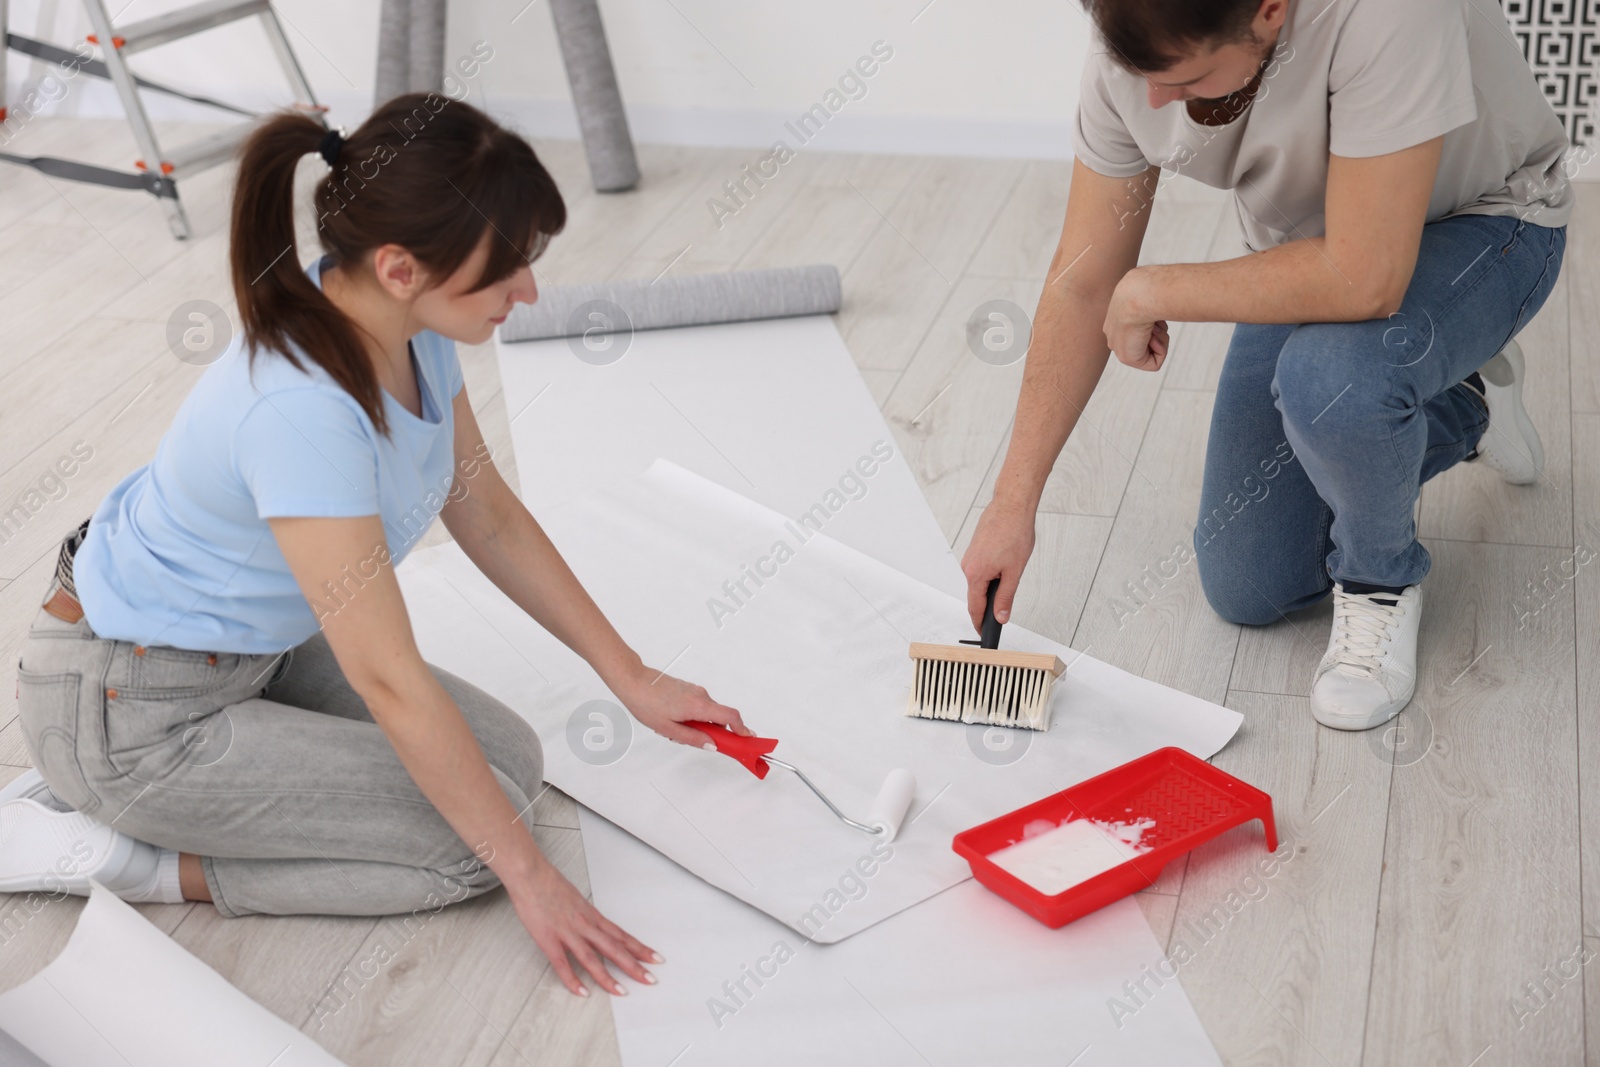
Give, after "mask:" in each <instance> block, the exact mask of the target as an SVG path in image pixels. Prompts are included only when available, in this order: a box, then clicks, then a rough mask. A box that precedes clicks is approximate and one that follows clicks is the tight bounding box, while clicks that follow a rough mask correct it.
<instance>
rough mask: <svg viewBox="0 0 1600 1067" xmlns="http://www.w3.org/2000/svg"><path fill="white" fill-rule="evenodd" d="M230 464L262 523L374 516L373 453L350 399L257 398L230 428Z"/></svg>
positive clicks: (314, 393) (311, 393)
mask: <svg viewBox="0 0 1600 1067" xmlns="http://www.w3.org/2000/svg"><path fill="white" fill-rule="evenodd" d="M233 465H234V469H235V470H236V471H237V472H238V474H239V477H240V479H241V480H242V481H243V482H244V484H245V487H246V488H247V490H248V491H249V493H250V495H251V497H252V498H253V499H254V500H255V504H256V514H257V515H259V516H260V517H261V518H263V519H269V518H274V517H278V516H288V515H297V516H307V517H320V518H348V517H352V516H357V515H377V514H379V507H378V458H377V453H376V451H375V449H374V446H373V442H372V439H371V437H370V436H369V435H368V433H367V430H366V423H365V420H364V418H363V416H362V415H361V412H360V408H358V407H357V406H356V403H355V400H354V399H350V398H345V397H340V396H335V395H333V394H332V393H331V392H329V391H326V390H321V389H296V390H292V391H286V392H280V393H273V394H270V395H266V396H263V397H261V399H260V400H258V401H257V402H256V403H255V405H254V406H253V407H251V409H250V410H249V411H248V412H247V413H246V414H245V416H244V418H243V419H241V420H240V421H239V424H238V426H236V427H235V428H234V433H233Z"/></svg>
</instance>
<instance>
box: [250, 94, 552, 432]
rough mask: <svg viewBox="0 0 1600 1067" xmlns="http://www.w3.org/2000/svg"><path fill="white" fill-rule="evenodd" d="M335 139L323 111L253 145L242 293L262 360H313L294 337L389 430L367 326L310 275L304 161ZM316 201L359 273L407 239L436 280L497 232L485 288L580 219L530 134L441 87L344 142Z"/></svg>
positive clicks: (276, 124)
mask: <svg viewBox="0 0 1600 1067" xmlns="http://www.w3.org/2000/svg"><path fill="white" fill-rule="evenodd" d="M325 136H327V130H326V129H325V128H324V127H323V126H322V124H321V123H319V122H317V121H316V120H315V119H313V118H311V117H309V116H308V115H305V114H303V113H300V112H293V111H286V112H282V113H280V114H277V115H274V116H273V117H272V118H270V119H268V120H267V121H266V122H264V123H263V124H262V125H261V126H260V127H259V128H257V129H256V131H255V132H254V133H252V134H251V135H250V137H249V138H248V139H247V140H246V141H245V143H244V146H243V148H242V149H241V150H240V156H239V177H238V182H237V185H236V186H235V190H234V197H233V219H232V232H231V240H232V243H231V248H230V253H229V258H230V266H231V270H232V274H233V293H234V298H235V300H236V301H237V302H238V305H239V318H240V320H241V324H242V327H243V334H244V342H245V344H246V345H247V346H248V348H249V352H250V358H251V359H254V358H255V356H256V354H257V353H258V352H259V351H264V350H272V351H276V352H279V353H282V354H283V355H284V356H285V357H286V358H287V359H289V361H290V362H291V363H293V364H294V365H295V366H296V367H300V369H302V370H304V369H305V368H304V367H303V366H302V365H301V363H300V361H299V360H298V359H296V358H295V356H294V354H293V351H292V349H291V342H292V343H293V344H294V345H297V346H299V348H300V350H301V351H303V352H304V353H305V354H306V355H307V356H309V357H310V358H311V359H312V360H314V361H316V363H317V364H319V365H320V366H321V367H323V369H325V370H326V371H327V372H328V374H329V376H330V377H332V378H333V379H334V380H335V381H336V382H338V383H339V384H340V385H341V386H343V387H344V389H345V390H346V391H347V392H348V393H349V394H350V395H351V396H352V397H354V398H355V400H356V402H357V403H359V404H360V405H361V408H362V410H363V411H365V412H366V413H367V417H368V418H370V419H371V420H372V424H373V426H374V427H375V428H376V429H377V430H378V431H379V432H380V433H383V434H387V433H388V432H389V427H388V420H387V418H385V416H384V410H383V390H382V387H381V386H380V385H379V384H378V379H377V375H376V373H375V372H374V370H373V367H372V361H371V360H370V358H369V357H368V355H367V351H366V347H365V345H364V344H363V343H362V341H361V337H360V334H359V333H358V332H357V328H356V325H355V324H354V323H353V322H351V321H350V319H349V318H347V317H346V316H345V314H344V313H343V312H342V311H340V310H339V309H338V308H337V307H336V306H334V304H333V302H332V301H331V300H329V299H328V297H327V296H326V295H325V294H324V293H323V292H322V290H320V289H319V288H318V287H317V285H316V284H315V283H314V282H312V280H311V279H310V277H309V276H307V274H306V273H305V270H304V269H303V268H302V266H301V264H300V257H299V253H298V249H297V248H296V247H295V221H294V192H295V170H296V167H297V166H298V164H299V163H300V161H301V160H302V159H303V158H304V157H306V156H307V155H310V154H312V153H314V152H317V151H318V149H319V147H320V146H321V145H322V144H323V138H324V137H325ZM330 154H332V153H331V152H330ZM319 165H320V161H319ZM312 207H313V209H314V211H315V218H316V220H317V230H316V232H317V238H318V240H319V241H320V243H321V244H322V247H323V249H324V251H326V252H328V253H329V254H331V255H332V256H333V260H334V263H335V264H337V265H338V266H339V267H340V268H341V269H346V270H349V269H356V268H358V267H359V265H360V264H361V263H362V262H363V260H364V259H365V257H366V255H367V253H369V252H371V251H372V250H373V249H376V248H378V247H380V246H382V245H385V244H396V245H399V246H400V247H402V248H404V249H406V250H407V251H408V252H410V253H411V254H412V256H413V257H415V258H416V260H417V262H418V263H419V264H420V265H421V266H422V267H423V269H424V270H426V271H427V272H428V273H429V275H430V276H431V277H432V278H434V279H435V283H437V282H438V281H442V280H444V279H445V278H447V277H449V276H450V275H452V274H454V273H455V272H456V270H457V269H458V268H459V267H460V266H461V265H462V264H463V263H464V262H466V260H467V259H468V258H469V257H470V256H471V255H472V253H473V252H474V251H475V250H476V249H477V248H478V246H479V244H480V243H482V241H483V238H484V237H485V235H489V236H490V241H489V257H488V261H487V263H486V264H485V265H484V270H483V273H482V276H481V277H480V278H479V279H478V280H477V282H476V284H475V286H474V288H473V290H472V291H476V290H478V289H483V288H486V287H487V286H489V285H492V284H494V283H495V282H496V281H499V280H500V279H503V278H506V277H509V276H510V275H511V274H512V273H513V272H514V271H516V270H517V269H519V268H520V267H522V266H523V265H524V264H526V263H530V262H532V261H533V260H534V259H535V258H537V257H538V255H539V254H540V253H541V252H542V251H543V250H544V248H545V245H546V244H547V243H548V242H549V239H550V238H551V237H552V236H554V235H555V234H557V233H559V232H561V228H562V227H563V226H564V225H565V224H566V219H567V209H566V205H565V204H564V203H563V202H562V199H561V193H560V191H559V190H558V189H557V188H556V184H555V181H554V180H553V179H552V178H551V177H550V174H549V173H548V172H547V171H546V170H545V169H544V166H543V165H542V164H541V163H540V162H539V159H538V157H537V156H536V155H535V154H534V151H533V149H532V148H531V147H530V146H529V145H528V143H527V142H526V141H524V140H523V139H522V138H521V137H519V136H517V135H516V134H514V133H512V132H510V131H508V130H506V129H504V128H502V127H501V126H499V125H497V124H496V123H495V122H494V120H492V119H491V118H489V116H487V115H485V114H484V113H483V112H482V111H479V110H478V109H477V108H475V107H472V106H471V105H470V104H466V103H462V102H460V101H455V100H451V99H448V98H446V97H443V96H440V95H439V94H437V93H407V94H405V95H403V96H397V97H395V98H394V99H392V100H390V101H389V102H388V103H386V104H384V105H383V106H382V107H380V108H378V109H377V110H376V111H375V112H373V114H372V115H371V116H370V117H369V118H368V119H367V120H366V122H364V123H362V124H361V127H360V128H359V129H357V130H356V131H355V132H354V133H352V134H350V135H349V137H348V138H346V139H345V140H344V141H343V144H342V146H341V147H340V150H339V153H338V155H337V157H336V161H335V162H334V163H333V164H332V166H331V170H330V172H329V174H328V175H327V177H326V179H325V180H324V181H322V182H319V183H318V185H317V189H316V193H315V195H314V198H313V202H312Z"/></svg>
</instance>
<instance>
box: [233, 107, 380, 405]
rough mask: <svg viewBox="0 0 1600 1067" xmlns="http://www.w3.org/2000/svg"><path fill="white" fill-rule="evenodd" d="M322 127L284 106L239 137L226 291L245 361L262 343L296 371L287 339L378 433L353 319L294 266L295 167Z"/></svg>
mask: <svg viewBox="0 0 1600 1067" xmlns="http://www.w3.org/2000/svg"><path fill="white" fill-rule="evenodd" d="M326 133H327V130H326V129H324V128H323V126H322V124H321V123H319V122H317V121H316V120H315V119H313V118H311V117H309V116H307V115H303V114H299V113H296V112H292V111H290V112H284V113H282V114H279V115H275V116H273V117H272V118H270V119H268V120H267V121H266V122H265V123H264V124H263V125H262V126H261V127H260V128H259V129H258V130H256V131H255V133H253V134H251V135H250V138H249V139H248V140H247V141H246V142H245V144H244V147H243V149H242V150H241V152H240V155H239V180H238V184H237V186H236V188H235V190H234V196H233V221H232V230H231V250H230V253H229V258H230V261H231V266H232V271H233V295H234V300H235V301H236V302H237V303H238V305H239V319H240V321H241V323H242V325H243V329H244V340H245V344H246V346H247V350H248V351H249V353H250V359H251V360H252V361H253V360H254V359H255V356H256V353H257V352H258V351H259V350H261V349H272V350H274V351H276V352H279V353H282V354H283V356H284V357H285V358H287V359H288V360H289V362H291V363H293V364H294V365H295V366H296V367H299V368H300V369H301V370H304V369H305V368H304V367H303V366H301V364H300V361H299V360H298V359H296V358H295V356H294V353H293V352H292V351H291V350H290V346H289V342H290V341H291V340H292V341H294V342H295V343H296V344H298V345H299V346H300V348H301V349H302V350H304V351H305V352H307V353H315V357H314V358H315V359H316V360H317V362H318V363H319V364H321V365H322V367H323V368H324V369H325V370H327V372H328V374H329V375H330V376H331V377H332V378H333V379H334V381H336V382H338V383H339V384H340V385H341V386H343V387H344V388H345V390H346V391H347V392H348V393H349V394H350V395H351V396H352V397H354V398H355V400H356V402H357V403H358V404H360V405H361V408H362V410H363V411H365V412H366V413H367V417H368V418H370V419H371V420H372V424H373V426H374V427H376V428H377V430H378V432H379V433H382V434H385V435H387V434H388V432H389V426H388V419H387V418H386V416H385V415H384V411H383V398H382V392H381V387H380V386H379V385H378V377H377V374H376V373H375V372H374V371H373V369H372V362H371V360H370V359H368V358H367V354H366V348H365V346H364V345H363V344H362V343H361V339H360V337H359V336H358V335H357V333H356V330H355V327H354V325H353V324H352V323H351V322H350V320H349V319H348V318H346V317H345V315H344V313H343V312H342V311H340V310H339V309H338V308H337V307H335V306H334V304H333V301H331V300H329V299H328V297H327V295H326V294H324V293H323V292H322V290H320V289H318V288H317V286H316V284H315V283H314V282H312V280H311V278H310V277H309V276H308V275H307V274H306V272H305V270H304V269H303V268H302V267H301V266H300V257H299V255H298V250H297V249H296V247H295V222H294V186H295V169H296V167H297V165H298V164H299V162H300V160H301V159H303V158H304V157H305V156H306V155H307V154H308V153H311V152H315V151H316V150H317V146H318V145H320V144H321V143H322V138H323V137H324V136H325V135H326Z"/></svg>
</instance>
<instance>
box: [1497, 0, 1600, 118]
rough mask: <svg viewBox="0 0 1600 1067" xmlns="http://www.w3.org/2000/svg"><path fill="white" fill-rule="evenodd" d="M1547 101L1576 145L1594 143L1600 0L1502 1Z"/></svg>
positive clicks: (1599, 89) (1598, 91)
mask: <svg viewBox="0 0 1600 1067" xmlns="http://www.w3.org/2000/svg"><path fill="white" fill-rule="evenodd" d="M1502 4H1503V6H1504V8H1505V13H1506V19H1507V21H1509V22H1510V23H1511V30H1512V32H1513V33H1515V34H1516V35H1517V43H1519V44H1520V45H1522V54H1523V56H1524V57H1525V58H1526V59H1527V60H1528V65H1529V66H1530V67H1532V68H1533V74H1534V77H1535V78H1537V79H1538V81H1539V87H1540V88H1541V89H1543V90H1544V95H1545V97H1546V99H1548V100H1549V101H1550V106H1551V107H1553V108H1555V109H1556V114H1557V115H1560V116H1561V121H1562V122H1564V123H1566V125H1567V138H1568V139H1569V140H1570V141H1571V142H1572V144H1573V145H1574V146H1575V147H1576V146H1580V145H1593V144H1594V143H1595V141H1596V137H1595V118H1596V116H1595V111H1596V107H1595V105H1596V103H1597V100H1596V98H1597V96H1600V81H1597V79H1596V72H1597V70H1600V0H1502Z"/></svg>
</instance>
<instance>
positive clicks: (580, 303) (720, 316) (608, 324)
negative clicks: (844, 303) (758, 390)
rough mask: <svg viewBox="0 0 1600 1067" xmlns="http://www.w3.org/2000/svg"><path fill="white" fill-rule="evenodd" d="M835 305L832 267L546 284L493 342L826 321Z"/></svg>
mask: <svg viewBox="0 0 1600 1067" xmlns="http://www.w3.org/2000/svg"><path fill="white" fill-rule="evenodd" d="M839 300H840V288H839V269H838V268H837V267H834V266H832V265H822V266H813V267H776V268H773V269H770V270H746V271H729V272H726V273H722V274H688V275H684V276H682V277H675V278H660V279H658V280H656V281H655V282H644V281H615V282H597V283H595V284H592V285H552V286H548V287H546V288H542V289H540V290H539V301H538V303H536V304H531V305H529V304H519V305H517V307H516V309H515V310H513V311H512V312H511V316H510V317H509V318H508V319H506V321H505V323H504V324H503V325H501V327H500V340H502V341H534V340H538V339H541V338H546V337H573V336H577V335H579V334H582V333H584V332H585V331H589V330H598V331H601V332H616V333H626V332H629V331H632V330H657V329H664V328H668V327H673V326H702V325H707V324H710V323H716V322H744V321H747V320H750V319H781V318H786V317H788V316H791V315H827V314H831V313H833V312H835V311H838V310H839Z"/></svg>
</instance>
